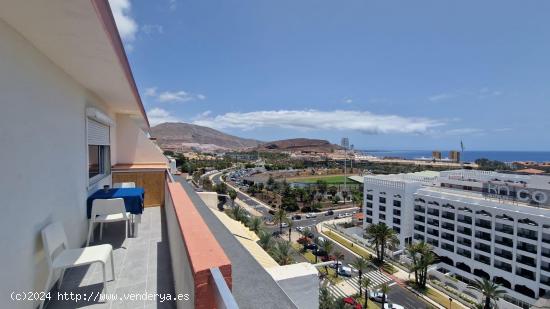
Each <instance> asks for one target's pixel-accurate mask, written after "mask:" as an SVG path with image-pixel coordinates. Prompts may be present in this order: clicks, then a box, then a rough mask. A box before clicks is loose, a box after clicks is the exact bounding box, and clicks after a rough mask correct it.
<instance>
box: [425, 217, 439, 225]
mask: <svg viewBox="0 0 550 309" xmlns="http://www.w3.org/2000/svg"><path fill="white" fill-rule="evenodd" d="M426 223H427V224H429V225H431V226H435V227H439V220H434V219H430V218H428V221H426Z"/></svg>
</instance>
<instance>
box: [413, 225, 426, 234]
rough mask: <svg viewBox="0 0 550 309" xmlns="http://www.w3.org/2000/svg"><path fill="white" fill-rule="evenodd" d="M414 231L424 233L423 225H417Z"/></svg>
mask: <svg viewBox="0 0 550 309" xmlns="http://www.w3.org/2000/svg"><path fill="white" fill-rule="evenodd" d="M414 229H415V230H416V231H419V232H424V226H423V225H419V224H415V225H414Z"/></svg>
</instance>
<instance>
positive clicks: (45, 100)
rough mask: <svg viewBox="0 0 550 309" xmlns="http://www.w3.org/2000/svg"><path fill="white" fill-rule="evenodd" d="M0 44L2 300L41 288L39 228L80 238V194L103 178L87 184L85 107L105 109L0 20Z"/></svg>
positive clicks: (73, 240)
mask: <svg viewBox="0 0 550 309" xmlns="http://www.w3.org/2000/svg"><path fill="white" fill-rule="evenodd" d="M0 42H2V43H1V44H0V94H1V95H0V107H1V111H0V164H1V170H2V174H1V176H0V184H1V185H0V196H1V197H2V201H1V205H2V207H1V208H2V216H1V218H2V219H1V224H0V234H1V235H3V236H2V237H0V247H1V248H3V249H2V250H1V252H0V263H1V264H2V265H3V267H2V278H4V279H5V280H1V281H0V295H2V300H5V299H6V295H10V292H12V291H19V292H23V291H40V290H43V288H44V286H43V285H44V284H45V279H46V276H47V264H46V260H45V256H44V252H43V247H42V239H41V236H40V231H41V230H42V229H43V228H44V227H45V226H46V225H47V224H49V223H51V222H52V221H53V220H59V221H61V222H63V224H64V228H65V231H66V234H67V238H68V242H69V245H70V246H74V247H79V246H81V244H82V243H83V242H84V241H85V236H86V230H87V227H88V225H87V219H86V204H85V203H86V197H87V195H88V192H91V191H93V190H94V189H95V188H97V187H100V186H102V185H103V184H105V183H107V184H109V183H110V182H111V180H110V177H107V178H105V179H103V180H102V181H100V182H99V183H97V184H95V185H94V186H90V187H89V188H88V183H87V182H88V170H87V145H86V122H85V120H86V114H85V113H86V107H87V106H96V107H97V108H98V109H102V110H103V111H104V112H106V113H107V114H109V115H110V116H111V117H112V116H113V115H112V113H109V111H108V110H105V108H104V107H103V106H102V104H100V103H99V102H98V101H97V100H96V99H95V98H94V97H93V96H91V95H90V94H89V93H88V92H87V91H86V90H85V89H84V88H83V87H82V86H80V85H79V84H77V83H76V82H75V81H74V80H73V79H72V78H71V77H70V76H68V75H67V74H66V73H65V72H64V71H62V70H61V69H59V68H58V67H57V66H56V65H55V64H53V63H52V62H51V61H50V60H49V59H48V58H46V57H45V56H44V55H43V54H41V53H40V52H39V51H38V50H36V49H35V48H34V47H33V46H32V45H31V43H29V42H28V41H27V40H26V39H24V38H23V37H22V36H20V35H19V34H18V33H17V32H16V31H15V30H14V29H13V28H11V27H10V26H8V25H7V24H6V23H4V22H3V21H2V20H0ZM115 130H116V128H114V130H112V131H111V143H112V149H111V153H112V156H113V160H112V161H113V162H114V163H116V160H115V158H116V134H115ZM4 305H6V304H5V303H4ZM35 305H36V304H35ZM6 306H8V307H10V308H31V307H32V306H33V304H32V303H30V302H10V303H9V305H6Z"/></svg>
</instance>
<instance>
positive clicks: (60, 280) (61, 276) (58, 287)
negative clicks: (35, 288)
mask: <svg viewBox="0 0 550 309" xmlns="http://www.w3.org/2000/svg"><path fill="white" fill-rule="evenodd" d="M63 276H65V268H63V269H61V275H59V281H57V289H58V290H61V282H62V281H63Z"/></svg>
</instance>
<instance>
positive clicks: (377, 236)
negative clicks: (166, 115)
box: [366, 223, 399, 265]
mask: <svg viewBox="0 0 550 309" xmlns="http://www.w3.org/2000/svg"><path fill="white" fill-rule="evenodd" d="M366 238H367V240H368V241H369V242H370V243H371V245H372V246H373V247H375V251H376V257H377V259H378V262H379V263H380V264H381V265H382V264H384V256H385V251H386V248H390V249H394V248H395V247H397V245H398V244H399V238H397V234H396V233H395V231H394V230H393V229H392V228H390V227H388V226H387V225H386V224H385V223H378V224H371V225H369V226H368V227H367V229H366Z"/></svg>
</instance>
